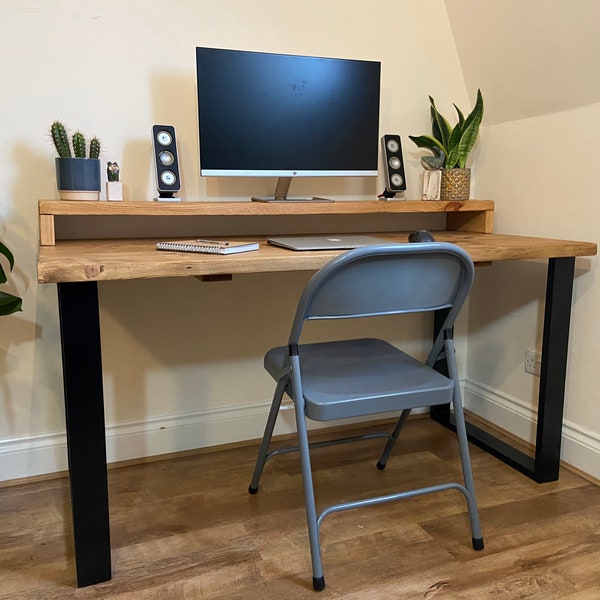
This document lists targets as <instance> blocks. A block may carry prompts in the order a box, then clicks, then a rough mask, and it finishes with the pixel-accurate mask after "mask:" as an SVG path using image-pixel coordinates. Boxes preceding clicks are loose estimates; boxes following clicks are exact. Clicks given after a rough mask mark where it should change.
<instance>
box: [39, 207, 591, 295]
mask: <svg viewBox="0 0 600 600" xmlns="http://www.w3.org/2000/svg"><path fill="white" fill-rule="evenodd" d="M401 213H405V214H409V213H421V214H433V213H443V214H444V215H445V219H446V224H445V228H444V229H443V230H440V231H435V232H434V234H435V238H436V240H438V241H448V242H452V243H455V244H458V245H459V246H462V247H463V248H464V249H465V250H466V251H467V252H468V253H469V254H470V255H471V257H472V258H473V261H474V262H475V263H488V262H492V261H497V260H521V259H536V258H560V257H567V256H593V255H595V254H596V251H597V248H596V244H595V243H589V242H578V241H570V240H556V239H545V238H534V237H525V236H515V235H500V234H494V233H492V231H493V218H494V202H493V201H491V200H467V201H463V202H424V201H419V200H408V201H395V202H394V201H393V202H382V201H340V202H333V203H322V204H321V203H316V204H314V203H293V202H290V203H285V202H282V203H261V202H182V203H168V202H166V203H160V202H147V201H146V202H67V201H56V200H41V201H40V202H39V217H40V249H39V257H38V281H39V282H40V283H62V282H75V281H110V280H119V279H146V278H152V277H190V276H196V277H202V276H204V277H209V278H210V277H218V276H221V275H233V274H237V273H265V272H272V271H310V270H316V269H319V268H320V267H322V266H323V265H324V264H325V263H326V262H327V261H329V260H330V259H331V258H333V257H334V256H336V255H337V254H339V251H324V252H315V251H310V252H294V251H292V250H286V249H283V248H276V247H273V246H270V245H269V244H267V243H266V239H265V237H264V236H263V237H241V238H238V239H241V240H256V241H259V242H260V249H259V250H258V251H252V252H244V253H240V254H233V255H225V256H221V255H219V256H214V255H210V254H193V253H186V252H166V251H158V250H156V247H155V244H156V241H157V240H158V238H154V239H151V240H149V239H146V240H143V239H118V240H116V239H102V240H57V239H56V235H55V219H60V218H63V217H68V216H71V217H72V216H77V217H83V218H85V219H94V218H96V217H101V216H110V217H118V216H135V217H140V218H146V217H158V216H160V217H169V216H182V215H184V216H220V217H240V216H242V217H243V216H248V217H261V216H281V217H284V218H289V219H293V218H294V217H295V216H299V215H323V214H329V215H340V216H342V215H373V214H390V215H392V214H401ZM369 234H370V235H375V236H377V237H381V238H384V239H388V240H393V241H397V242H407V241H408V232H397V231H396V232H389V233H378V232H375V233H374V232H369ZM209 237H210V236H209ZM227 237H228V239H230V236H227ZM169 239H173V238H169Z"/></svg>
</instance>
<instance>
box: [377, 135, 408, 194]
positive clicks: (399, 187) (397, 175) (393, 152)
mask: <svg viewBox="0 0 600 600" xmlns="http://www.w3.org/2000/svg"><path fill="white" fill-rule="evenodd" d="M381 145H382V146H383V159H384V162H385V169H384V171H385V191H386V192H388V193H390V194H395V193H397V192H404V191H406V179H405V177H404V159H403V158H402V143H401V142H400V136H399V135H394V134H386V135H384V136H383V137H382V138H381Z"/></svg>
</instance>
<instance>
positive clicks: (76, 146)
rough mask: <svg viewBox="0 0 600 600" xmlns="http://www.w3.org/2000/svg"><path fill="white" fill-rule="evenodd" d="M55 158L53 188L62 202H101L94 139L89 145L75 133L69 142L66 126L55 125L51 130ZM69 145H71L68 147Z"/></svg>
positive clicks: (96, 145) (96, 147) (96, 146)
mask: <svg viewBox="0 0 600 600" xmlns="http://www.w3.org/2000/svg"><path fill="white" fill-rule="evenodd" d="M50 133H51V135H52V141H53V142H54V146H55V148H56V151H57V152H58V156H57V157H56V159H55V162H56V184H57V186H58V190H59V195H60V198H61V200H99V199H100V159H99V156H100V141H99V140H98V138H96V137H93V138H92V139H91V140H90V143H89V150H88V145H87V143H86V139H85V136H84V135H83V133H81V132H80V131H76V132H75V133H74V134H73V135H72V137H71V139H70V141H69V136H68V135H67V131H66V129H65V126H64V125H63V124H62V123H61V122H60V121H55V122H54V123H52V126H51V127H50ZM69 142H70V143H69Z"/></svg>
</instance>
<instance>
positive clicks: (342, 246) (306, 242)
mask: <svg viewBox="0 0 600 600" xmlns="http://www.w3.org/2000/svg"><path fill="white" fill-rule="evenodd" d="M267 242H268V243H269V244H273V245H274V246H281V247H282V248H289V249H290V250H349V249H350V248H358V247H359V246H372V245H373V244H391V243H393V242H390V241H389V240H384V239H382V238H378V237H372V236H370V235H348V234H340V235H302V236H297V237H272V238H268V239H267Z"/></svg>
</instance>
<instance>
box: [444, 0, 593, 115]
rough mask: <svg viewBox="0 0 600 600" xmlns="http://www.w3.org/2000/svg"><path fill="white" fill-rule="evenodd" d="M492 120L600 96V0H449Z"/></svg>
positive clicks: (463, 53)
mask: <svg viewBox="0 0 600 600" xmlns="http://www.w3.org/2000/svg"><path fill="white" fill-rule="evenodd" d="M446 9H447V11H448V18H449V21H450V26H451V28H452V31H453V34H454V39H455V43H456V48H457V51H458V55H459V58H460V62H461V66H462V70H463V74H464V79H465V84H466V86H467V89H468V90H469V95H470V96H474V92H475V90H476V89H477V88H481V89H482V92H483V95H484V100H485V102H486V116H485V122H486V124H487V125H490V124H494V123H502V122H505V121H512V120H518V119H523V118H527V117H532V116H539V115H544V114H550V113H556V112H561V111H564V110H570V109H573V108H577V107H579V106H585V105H587V104H593V103H596V102H600V70H599V68H598V66H599V63H600V61H599V57H600V35H599V30H600V2H598V0H568V1H566V0H527V1H523V0H446Z"/></svg>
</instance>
